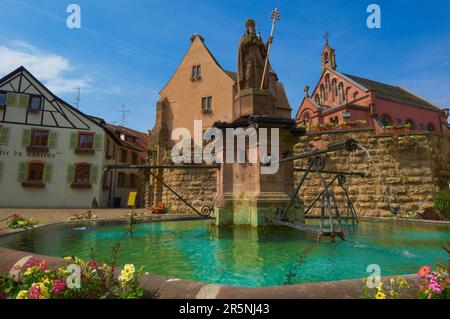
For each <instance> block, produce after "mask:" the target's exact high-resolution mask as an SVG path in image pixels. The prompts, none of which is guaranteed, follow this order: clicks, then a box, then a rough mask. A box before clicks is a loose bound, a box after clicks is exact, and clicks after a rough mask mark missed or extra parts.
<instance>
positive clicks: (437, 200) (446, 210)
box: [434, 192, 450, 220]
mask: <svg viewBox="0 0 450 319" xmlns="http://www.w3.org/2000/svg"><path fill="white" fill-rule="evenodd" d="M434 209H436V211H437V212H438V213H439V215H441V216H442V217H443V218H444V219H446V220H449V219H450V192H438V193H436V195H435V196H434Z"/></svg>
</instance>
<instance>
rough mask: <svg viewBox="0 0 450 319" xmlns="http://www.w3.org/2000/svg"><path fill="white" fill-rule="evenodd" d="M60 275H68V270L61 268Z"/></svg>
mask: <svg viewBox="0 0 450 319" xmlns="http://www.w3.org/2000/svg"><path fill="white" fill-rule="evenodd" d="M58 274H60V275H65V274H67V269H66V268H64V267H61V268H59V269H58Z"/></svg>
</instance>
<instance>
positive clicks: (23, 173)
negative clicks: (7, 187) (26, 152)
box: [17, 162, 28, 183]
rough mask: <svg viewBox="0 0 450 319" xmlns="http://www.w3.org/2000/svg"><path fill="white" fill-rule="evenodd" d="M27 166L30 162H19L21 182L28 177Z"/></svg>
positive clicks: (18, 178) (19, 178)
mask: <svg viewBox="0 0 450 319" xmlns="http://www.w3.org/2000/svg"><path fill="white" fill-rule="evenodd" d="M27 168H28V164H27V162H20V163H19V172H18V174H17V181H18V182H19V183H21V182H23V181H24V180H25V179H26V177H27Z"/></svg>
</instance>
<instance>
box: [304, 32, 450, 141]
mask: <svg viewBox="0 0 450 319" xmlns="http://www.w3.org/2000/svg"><path fill="white" fill-rule="evenodd" d="M336 66H337V65H336V55H335V52H334V49H333V48H331V47H330V45H329V43H328V39H327V41H326V43H325V46H324V49H323V52H322V75H321V77H320V80H319V82H318V84H317V86H316V87H315V89H314V91H313V92H312V93H310V91H309V87H308V86H307V87H305V98H304V99H303V101H302V103H301V105H300V108H299V110H298V112H297V115H296V121H297V124H298V125H299V126H304V127H305V128H306V129H307V130H322V129H333V128H340V127H349V126H352V125H353V126H364V127H372V128H373V129H374V130H375V132H377V133H379V132H383V131H387V130H389V129H394V130H395V129H402V128H404V129H409V130H411V131H434V132H436V133H442V130H443V126H444V125H447V117H448V110H443V109H441V108H439V107H438V106H436V105H434V104H433V103H431V102H429V101H427V100H426V99H424V98H422V97H419V96H418V95H416V94H414V93H412V92H410V91H408V90H406V89H405V88H401V87H399V86H393V85H389V84H384V83H380V82H376V81H372V80H368V79H365V78H361V77H358V76H353V75H349V74H344V73H340V72H338V71H337V70H336Z"/></svg>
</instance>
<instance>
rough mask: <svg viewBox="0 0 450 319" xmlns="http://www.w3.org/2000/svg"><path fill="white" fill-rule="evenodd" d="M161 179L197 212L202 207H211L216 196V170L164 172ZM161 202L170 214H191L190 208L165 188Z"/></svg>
mask: <svg viewBox="0 0 450 319" xmlns="http://www.w3.org/2000/svg"><path fill="white" fill-rule="evenodd" d="M163 179H164V182H165V183H167V184H168V185H169V186H170V187H171V188H173V190H175V191H176V192H177V193H178V194H180V195H181V196H182V197H183V198H184V199H185V200H186V201H187V202H188V203H190V204H191V205H192V206H194V207H195V208H197V209H198V210H200V209H201V208H202V206H203V205H212V203H213V200H214V197H215V195H216V170H214V169H195V170H166V171H165V172H164V174H163ZM162 202H163V203H164V204H165V205H166V207H167V209H168V211H169V212H170V213H177V214H178V213H180V214H181V213H190V212H192V209H191V208H189V207H188V206H187V205H186V204H185V203H183V201H181V200H180V199H179V198H177V197H176V196H175V194H173V193H172V192H170V191H169V190H168V189H167V188H166V187H164V188H163V191H162Z"/></svg>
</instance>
